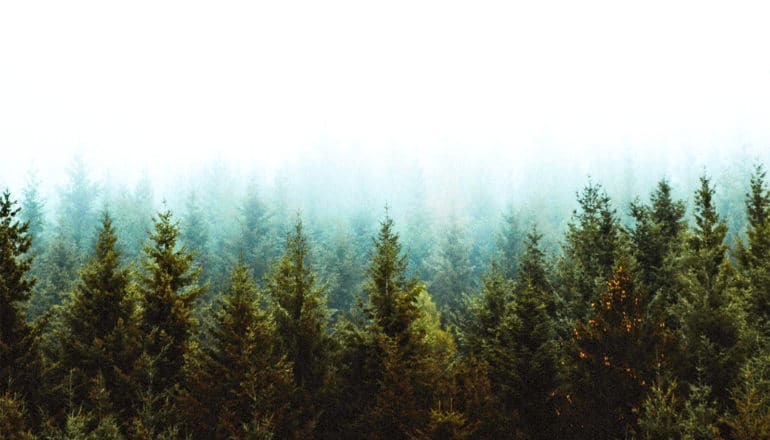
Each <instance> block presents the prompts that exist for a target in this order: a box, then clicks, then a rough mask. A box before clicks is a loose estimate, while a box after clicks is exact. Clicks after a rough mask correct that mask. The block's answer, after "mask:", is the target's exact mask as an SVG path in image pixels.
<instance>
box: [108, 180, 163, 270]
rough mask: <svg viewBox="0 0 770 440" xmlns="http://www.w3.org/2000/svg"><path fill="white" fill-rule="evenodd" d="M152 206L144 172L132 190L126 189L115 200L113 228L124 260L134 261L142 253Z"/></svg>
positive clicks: (152, 198) (150, 226) (150, 191)
mask: <svg viewBox="0 0 770 440" xmlns="http://www.w3.org/2000/svg"><path fill="white" fill-rule="evenodd" d="M153 206H154V196H153V190H152V183H151V182H150V178H149V177H148V176H147V175H146V174H145V175H143V176H142V177H141V178H140V179H139V181H138V182H137V183H136V185H135V186H134V188H133V190H132V191H129V190H128V189H126V191H125V192H124V193H123V194H121V197H120V198H119V199H118V201H117V209H116V211H115V212H116V214H117V215H116V218H115V229H116V230H117V234H118V246H119V247H120V249H121V250H122V252H123V257H124V259H125V260H126V261H136V260H138V259H139V257H140V256H141V255H142V249H143V248H144V244H145V241H146V240H147V235H148V234H149V233H150V230H151V229H152V214H153Z"/></svg>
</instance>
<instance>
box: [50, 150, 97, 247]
mask: <svg viewBox="0 0 770 440" xmlns="http://www.w3.org/2000/svg"><path fill="white" fill-rule="evenodd" d="M68 172H69V183H68V185H67V186H66V187H65V188H64V189H63V190H62V193H61V196H60V197H61V203H60V212H59V224H60V226H61V227H62V228H63V231H64V232H65V233H66V234H67V237H68V238H69V239H70V240H71V242H72V245H73V246H74V247H75V250H76V252H77V253H78V256H79V257H83V256H85V255H86V254H87V253H88V252H89V251H90V248H91V245H92V243H91V239H92V237H93V231H95V230H96V226H97V223H98V219H97V214H96V212H95V211H94V203H95V202H96V196H97V194H98V191H97V186H96V184H94V183H93V182H91V180H90V179H89V178H88V168H87V167H86V164H85V162H84V161H83V158H82V157H80V156H77V157H75V159H74V161H73V163H72V165H71V167H70V169H69V170H68Z"/></svg>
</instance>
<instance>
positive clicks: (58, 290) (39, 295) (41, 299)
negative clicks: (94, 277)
mask: <svg viewBox="0 0 770 440" xmlns="http://www.w3.org/2000/svg"><path fill="white" fill-rule="evenodd" d="M79 264H80V259H79V258H78V254H77V251H76V250H75V247H74V246H73V245H72V243H71V241H70V240H69V239H68V238H67V237H66V236H65V234H64V233H62V232H61V229H59V230H58V231H57V233H56V236H55V237H54V238H53V240H51V242H50V243H49V244H48V248H47V249H46V250H45V252H44V253H43V255H42V257H41V258H39V259H38V261H37V262H36V263H35V265H34V269H35V272H36V273H38V274H39V275H38V276H39V278H38V282H37V283H36V284H35V289H34V293H33V294H32V298H31V299H30V302H29V309H28V310H27V315H28V316H29V318H30V319H36V318H38V317H40V316H43V315H44V314H45V313H46V312H48V311H49V310H51V308H52V307H53V306H56V305H60V304H62V303H63V302H64V299H65V298H66V296H67V294H68V293H69V292H70V291H71V290H72V286H74V285H75V281H76V280H77V277H78V273H77V270H78V266H79Z"/></svg>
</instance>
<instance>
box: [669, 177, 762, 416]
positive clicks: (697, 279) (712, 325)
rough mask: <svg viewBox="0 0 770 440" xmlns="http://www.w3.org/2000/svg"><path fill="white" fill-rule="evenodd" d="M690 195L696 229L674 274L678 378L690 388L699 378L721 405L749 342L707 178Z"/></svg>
mask: <svg viewBox="0 0 770 440" xmlns="http://www.w3.org/2000/svg"><path fill="white" fill-rule="evenodd" d="M700 182H701V185H700V188H699V189H698V191H697V192H696V194H695V228H694V230H693V232H692V234H691V237H690V239H689V240H688V248H689V249H688V250H687V252H686V253H685V256H684V258H683V263H682V267H681V269H680V272H681V274H680V275H679V278H680V281H679V282H680V283H681V285H682V287H681V291H682V294H681V299H680V303H679V304H678V305H677V307H676V308H675V309H676V310H675V312H676V316H677V321H678V322H679V328H678V336H679V338H678V340H679V354H678V358H679V359H678V361H677V362H675V365H676V366H677V367H678V368H677V370H678V373H679V377H680V378H681V379H682V381H683V382H684V383H687V384H689V385H690V386H695V385H697V384H698V383H699V382H700V381H703V382H704V383H705V384H707V385H708V386H709V387H710V391H711V393H712V396H711V398H714V399H716V401H717V402H718V403H719V404H720V405H722V406H724V405H726V404H728V403H729V390H730V388H731V387H732V386H733V384H734V381H735V379H736V377H737V374H738V371H739V369H740V366H741V364H742V363H743V361H744V360H745V357H746V355H747V351H748V349H749V344H748V341H747V338H746V335H745V334H744V332H745V329H746V322H745V313H744V312H743V310H741V307H740V306H739V303H738V302H737V301H736V299H737V293H736V292H735V291H734V290H735V289H734V288H733V285H734V284H735V282H734V278H735V277H734V270H733V267H732V265H731V264H730V262H729V261H728V260H727V259H726V258H725V252H726V249H727V246H726V245H725V243H724V239H725V235H726V233H727V226H726V225H725V224H724V222H722V220H721V218H720V217H719V215H718V214H717V212H716V209H715V207H714V206H713V204H712V203H711V200H712V197H713V194H714V190H713V188H712V187H711V186H710V182H709V180H708V179H707V178H706V177H701V180H700Z"/></svg>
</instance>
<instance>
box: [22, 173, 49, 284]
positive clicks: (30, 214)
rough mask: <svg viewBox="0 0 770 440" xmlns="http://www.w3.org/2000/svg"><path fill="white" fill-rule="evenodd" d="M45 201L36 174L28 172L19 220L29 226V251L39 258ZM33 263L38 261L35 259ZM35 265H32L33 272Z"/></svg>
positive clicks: (42, 246)
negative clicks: (30, 239) (30, 241)
mask: <svg viewBox="0 0 770 440" xmlns="http://www.w3.org/2000/svg"><path fill="white" fill-rule="evenodd" d="M44 209H45V201H44V200H43V198H42V196H41V195H40V181H39V180H38V178H37V173H35V172H32V171H31V172H30V173H29V175H28V176H27V184H26V185H25V186H24V191H23V193H22V199H21V213H20V219H21V221H22V222H25V223H28V224H29V235H30V237H31V238H32V245H31V246H30V251H31V252H32V253H33V254H34V255H35V256H36V257H39V256H40V255H42V254H43V249H45V244H46V243H45V240H44V239H43V230H44V229H45V212H44ZM35 261H39V258H36V260H35ZM34 266H35V264H34V263H33V270H34Z"/></svg>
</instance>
